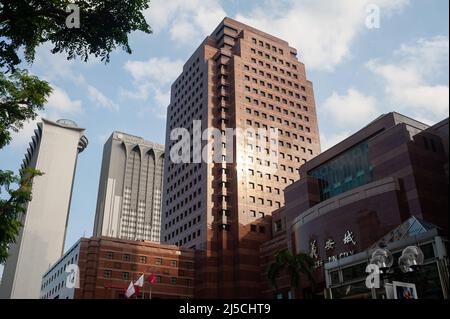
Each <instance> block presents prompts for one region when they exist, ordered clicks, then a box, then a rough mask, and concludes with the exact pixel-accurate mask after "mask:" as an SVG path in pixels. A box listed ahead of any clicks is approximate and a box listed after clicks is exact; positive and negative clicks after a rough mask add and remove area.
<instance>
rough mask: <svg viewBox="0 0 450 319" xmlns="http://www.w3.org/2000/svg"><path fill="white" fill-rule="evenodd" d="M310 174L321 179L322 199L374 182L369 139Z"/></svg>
mask: <svg viewBox="0 0 450 319" xmlns="http://www.w3.org/2000/svg"><path fill="white" fill-rule="evenodd" d="M309 175H310V176H312V177H315V178H317V180H318V181H319V190H320V200H321V201H324V200H327V199H329V198H331V197H334V196H336V195H339V194H341V193H344V192H347V191H349V190H351V189H353V188H356V187H359V186H362V185H365V184H367V183H370V182H372V181H373V165H372V164H371V163H370V159H369V146H368V143H367V141H365V142H362V143H360V144H358V145H356V146H354V147H352V148H350V149H349V150H347V151H346V152H344V153H342V154H340V155H339V156H337V157H336V158H334V159H332V160H331V161H328V162H327V163H325V164H323V165H321V166H319V167H317V168H315V169H314V170H312V171H310V172H309Z"/></svg>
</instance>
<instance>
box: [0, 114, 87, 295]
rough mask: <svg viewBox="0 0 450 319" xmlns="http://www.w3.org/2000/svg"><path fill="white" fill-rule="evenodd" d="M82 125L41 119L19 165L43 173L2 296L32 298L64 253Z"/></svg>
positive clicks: (84, 142) (82, 145)
mask: <svg viewBox="0 0 450 319" xmlns="http://www.w3.org/2000/svg"><path fill="white" fill-rule="evenodd" d="M84 132H85V130H84V129H82V128H79V127H78V126H77V125H76V124H75V123H74V122H72V121H69V120H58V121H56V122H53V121H49V120H46V119H42V122H41V123H38V128H37V129H36V130H35V135H34V136H33V138H32V141H31V143H30V147H29V149H28V152H27V154H26V155H25V159H24V161H23V165H22V168H25V167H32V168H35V169H37V170H39V171H41V172H43V173H44V175H43V176H39V177H36V178H35V179H34V181H33V198H32V200H31V201H30V202H29V203H28V205H27V212H26V214H25V215H23V216H22V218H21V222H22V224H23V228H22V229H21V231H20V234H19V236H18V238H17V241H16V243H15V244H12V245H11V246H10V247H9V257H8V260H7V261H6V264H5V269H4V271H3V280H2V285H1V286H0V298H1V299H8V298H11V299H37V298H39V295H40V288H41V281H42V275H43V274H44V272H45V271H47V269H48V268H49V266H50V265H52V264H54V263H55V262H56V261H57V260H58V259H59V258H60V257H61V256H62V254H63V251H64V241H65V236H66V229H67V222H68V217H69V210H70V202H71V198H72V188H73V182H74V177H75V168H76V165H77V157H78V154H79V153H81V152H82V151H83V150H84V149H85V148H86V146H87V144H88V140H87V138H86V137H85V136H84Z"/></svg>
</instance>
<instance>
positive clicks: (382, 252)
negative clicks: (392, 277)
mask: <svg viewBox="0 0 450 319" xmlns="http://www.w3.org/2000/svg"><path fill="white" fill-rule="evenodd" d="M370 264H373V265H376V266H378V268H379V269H380V272H381V273H386V272H388V270H389V268H391V267H392V265H393V264H394V257H393V256H392V253H391V252H390V251H389V250H387V249H385V248H378V249H376V250H375V251H374V252H373V253H372V258H371V259H370Z"/></svg>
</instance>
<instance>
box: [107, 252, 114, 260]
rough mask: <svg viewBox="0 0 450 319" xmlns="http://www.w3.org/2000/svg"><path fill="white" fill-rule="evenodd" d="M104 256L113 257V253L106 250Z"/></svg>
mask: <svg viewBox="0 0 450 319" xmlns="http://www.w3.org/2000/svg"><path fill="white" fill-rule="evenodd" d="M106 258H107V259H113V258H114V253H113V252H112V251H107V252H106Z"/></svg>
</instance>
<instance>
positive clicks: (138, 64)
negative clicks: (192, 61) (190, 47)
mask: <svg viewBox="0 0 450 319" xmlns="http://www.w3.org/2000/svg"><path fill="white" fill-rule="evenodd" d="M183 65H184V63H183V61H181V60H175V61H172V60H170V59H168V58H150V59H149V60H147V61H127V62H126V63H125V66H124V68H125V70H127V71H128V72H129V73H130V74H131V75H132V76H133V79H134V80H135V81H142V80H144V79H147V80H153V81H156V82H159V83H161V84H166V83H170V82H172V81H173V80H175V79H176V78H177V76H178V75H179V74H181V71H182V69H183Z"/></svg>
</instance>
